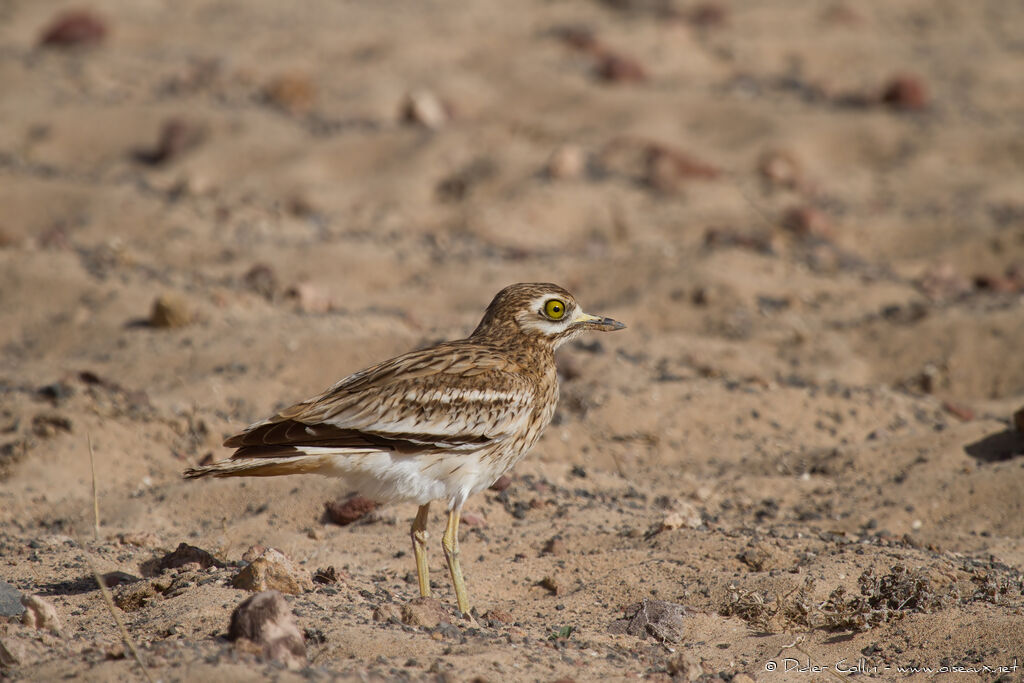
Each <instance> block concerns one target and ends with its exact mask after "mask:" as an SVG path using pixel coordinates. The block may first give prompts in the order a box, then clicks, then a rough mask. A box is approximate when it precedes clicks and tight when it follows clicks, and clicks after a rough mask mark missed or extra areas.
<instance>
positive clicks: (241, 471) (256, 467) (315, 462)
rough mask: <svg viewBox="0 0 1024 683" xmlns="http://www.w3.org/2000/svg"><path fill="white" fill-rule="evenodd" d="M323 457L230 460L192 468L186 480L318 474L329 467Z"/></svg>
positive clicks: (298, 456)
mask: <svg viewBox="0 0 1024 683" xmlns="http://www.w3.org/2000/svg"><path fill="white" fill-rule="evenodd" d="M328 464H329V463H328V462H327V458H325V457H324V456H323V455H307V454H298V455H290V456H281V457H276V458H275V457H260V458H244V457H243V458H229V459H227V460H221V461H220V462H215V463H213V464H210V465H201V466H199V467H190V468H189V469H187V470H185V472H184V474H183V476H184V477H185V478H186V479H198V478H200V477H274V476H277V475H281V474H318V473H321V472H322V471H323V470H324V469H326V468H327V466H328Z"/></svg>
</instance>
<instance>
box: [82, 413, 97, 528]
mask: <svg viewBox="0 0 1024 683" xmlns="http://www.w3.org/2000/svg"><path fill="white" fill-rule="evenodd" d="M85 440H86V442H87V443H88V444H89V469H90V470H92V533H93V538H95V539H96V540H97V541H98V540H100V497H99V493H98V492H97V488H96V455H95V454H94V453H93V450H92V436H91V435H90V434H89V433H88V432H87V433H86V435H85Z"/></svg>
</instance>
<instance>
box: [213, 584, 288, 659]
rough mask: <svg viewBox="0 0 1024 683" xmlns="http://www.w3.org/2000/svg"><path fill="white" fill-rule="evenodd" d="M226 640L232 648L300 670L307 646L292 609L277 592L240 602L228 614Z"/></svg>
mask: <svg viewBox="0 0 1024 683" xmlns="http://www.w3.org/2000/svg"><path fill="white" fill-rule="evenodd" d="M228 639H229V640H233V641H234V642H235V647H236V648H238V649H240V650H243V651H248V652H253V653H255V654H259V655H261V656H263V657H266V658H267V659H273V660H276V661H279V662H282V663H283V664H285V665H286V666H287V667H288V668H290V669H294V668H299V667H301V666H302V665H303V664H305V663H306V643H305V641H304V640H303V637H302V633H301V632H299V627H298V625H296V623H295V617H294V615H293V614H292V610H291V607H289V606H288V602H287V601H286V600H285V599H284V596H283V595H281V594H280V593H279V592H277V591H273V590H271V591H263V592H261V593H257V594H256V595H253V596H251V597H249V598H247V599H246V600H244V601H242V603H241V604H239V605H238V607H236V608H235V611H234V612H232V613H231V628H230V629H229V630H228Z"/></svg>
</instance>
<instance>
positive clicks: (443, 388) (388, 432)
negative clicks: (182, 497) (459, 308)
mask: <svg viewBox="0 0 1024 683" xmlns="http://www.w3.org/2000/svg"><path fill="white" fill-rule="evenodd" d="M517 369H518V368H517V367H516V366H515V365H514V364H513V363H512V362H511V361H510V360H508V359H506V358H504V357H503V356H501V355H499V354H498V353H496V352H495V351H493V350H491V349H489V348H488V347H486V346H482V345H479V344H472V343H468V342H465V341H463V342H449V343H446V344H441V345H439V346H435V347H432V348H429V349H424V350H421V351H413V352H411V353H407V354H405V355H402V356H399V357H397V358H393V359H391V360H388V361H384V362H383V363H380V364H378V365H375V366H373V367H371V368H368V369H367V370H363V371H361V372H357V373H355V374H354V375H350V376H348V377H346V378H345V379H343V380H341V381H340V382H338V383H337V384H335V385H334V386H333V387H331V388H330V389H328V390H327V391H325V392H324V393H323V394H321V395H319V396H317V397H315V398H312V399H309V400H307V401H303V402H301V403H296V404H295V405H293V406H291V407H289V408H286V409H285V410H282V411H281V412H280V413H278V414H277V415H275V416H274V417H271V418H269V419H267V420H264V421H262V422H257V423H256V424H254V425H252V426H250V427H249V428H248V429H246V430H245V431H243V432H241V433H239V434H236V435H235V436H232V437H231V438H229V439H228V440H227V441H225V442H224V445H225V446H230V447H236V448H239V449H240V450H239V451H238V452H237V453H236V454H235V456H233V457H260V456H261V455H268V456H269V455H280V453H281V450H282V447H286V448H287V447H289V446H291V447H299V446H322V447H328V448H338V449H342V450H343V449H366V448H373V449H382V448H383V449H388V450H400V451H420V452H421V451H424V450H434V449H437V450H458V449H476V448H479V447H481V446H483V445H484V444H486V443H489V442H492V441H495V440H500V439H501V438H502V437H504V436H506V435H507V434H509V433H512V432H515V431H516V430H517V428H518V427H519V425H520V424H521V423H522V421H523V420H526V419H528V418H529V413H530V407H531V404H532V402H533V399H534V394H533V388H532V385H531V383H530V382H529V381H528V379H527V378H525V377H523V376H522V374H520V373H519V372H516V370H517Z"/></svg>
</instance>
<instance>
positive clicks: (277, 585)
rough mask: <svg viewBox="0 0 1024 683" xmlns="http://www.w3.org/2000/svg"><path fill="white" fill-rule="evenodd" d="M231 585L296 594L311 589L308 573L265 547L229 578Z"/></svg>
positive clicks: (278, 552)
mask: <svg viewBox="0 0 1024 683" xmlns="http://www.w3.org/2000/svg"><path fill="white" fill-rule="evenodd" d="M231 585H232V586H234V587H235V588H242V589H244V590H250V591H281V592H282V593H290V594H292V595H298V594H299V593H302V592H303V591H307V590H313V580H312V579H310V578H309V573H308V572H306V571H304V570H303V569H301V568H299V567H298V566H296V565H295V564H294V563H293V562H292V561H291V560H289V559H288V558H287V557H285V555H284V553H282V552H281V551H279V550H275V549H274V548H267V549H266V550H264V551H263V552H262V553H261V554H260V556H259V557H257V558H256V559H255V560H253V561H252V562H250V563H249V565H248V566H246V568H245V569H243V570H242V571H240V572H238V574H236V575H235V578H233V579H231Z"/></svg>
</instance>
